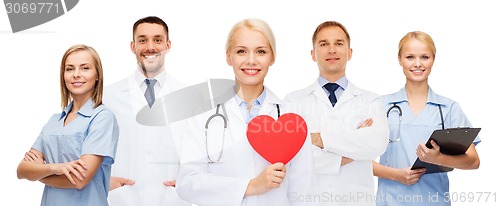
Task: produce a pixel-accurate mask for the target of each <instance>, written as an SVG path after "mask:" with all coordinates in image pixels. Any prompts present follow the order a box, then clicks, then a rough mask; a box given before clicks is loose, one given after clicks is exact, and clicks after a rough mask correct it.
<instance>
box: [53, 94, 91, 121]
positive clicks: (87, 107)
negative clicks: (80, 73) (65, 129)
mask: <svg viewBox="0 0 500 206" xmlns="http://www.w3.org/2000/svg"><path fill="white" fill-rule="evenodd" d="M93 106H94V102H93V101H92V98H89V99H88V100H87V102H85V104H84V105H83V106H82V108H80V110H78V114H80V115H82V116H85V117H90V116H92V110H93ZM71 108H73V101H71V102H70V103H69V104H68V106H66V108H64V110H63V111H62V113H61V117H59V120H61V119H63V118H64V117H66V115H67V114H68V113H69V112H70V110H71Z"/></svg>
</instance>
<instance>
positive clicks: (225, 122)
mask: <svg viewBox="0 0 500 206" xmlns="http://www.w3.org/2000/svg"><path fill="white" fill-rule="evenodd" d="M220 107H221V104H217V109H216V110H215V114H212V116H210V117H208V119H207V122H206V123H205V149H206V151H207V157H208V163H216V162H220V159H221V158H222V152H223V151H224V140H225V139H226V130H227V121H228V119H227V117H226V115H227V113H226V108H225V107H224V104H222V110H223V113H224V114H221V113H219V108H220ZM276 111H277V112H278V118H280V116H281V114H280V105H279V104H276ZM215 117H220V118H221V119H222V122H223V123H224V131H223V134H222V144H221V150H220V153H219V156H218V157H217V159H216V160H213V159H212V158H211V157H210V152H208V125H209V124H210V121H212V119H213V118H215Z"/></svg>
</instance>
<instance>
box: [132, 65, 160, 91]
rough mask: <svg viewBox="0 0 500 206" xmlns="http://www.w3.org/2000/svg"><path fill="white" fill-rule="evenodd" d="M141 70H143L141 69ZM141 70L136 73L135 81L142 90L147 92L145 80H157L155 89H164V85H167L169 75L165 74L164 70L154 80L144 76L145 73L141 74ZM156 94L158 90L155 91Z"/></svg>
mask: <svg viewBox="0 0 500 206" xmlns="http://www.w3.org/2000/svg"><path fill="white" fill-rule="evenodd" d="M139 69H141V68H139ZM139 69H137V70H136V71H135V81H136V82H137V85H140V87H141V89H142V88H143V89H144V91H146V87H147V86H146V83H144V80H145V79H156V84H155V87H157V86H159V88H162V87H163V85H165V83H166V81H167V73H166V72H165V70H163V71H162V72H160V73H159V74H158V75H156V76H155V77H153V78H147V77H146V76H144V74H143V73H141V72H140V71H139ZM155 93H156V90H155Z"/></svg>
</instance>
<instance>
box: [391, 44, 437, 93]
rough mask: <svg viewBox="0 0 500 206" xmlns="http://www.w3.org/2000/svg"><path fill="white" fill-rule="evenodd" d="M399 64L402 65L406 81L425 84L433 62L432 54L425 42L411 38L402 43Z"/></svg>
mask: <svg viewBox="0 0 500 206" xmlns="http://www.w3.org/2000/svg"><path fill="white" fill-rule="evenodd" d="M399 64H400V65H401V67H403V73H404V74H405V76H406V81H407V82H423V83H426V84H427V80H428V78H429V75H430V73H431V69H432V65H433V64H434V54H433V51H432V50H431V48H429V46H428V45H427V44H426V43H424V42H423V41H421V40H418V39H415V38H412V39H409V40H408V41H406V43H405V44H404V45H402V47H401V50H400V54H399Z"/></svg>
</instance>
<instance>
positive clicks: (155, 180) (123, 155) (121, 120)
mask: <svg viewBox="0 0 500 206" xmlns="http://www.w3.org/2000/svg"><path fill="white" fill-rule="evenodd" d="M136 72H137V71H136ZM135 75H136V73H134V74H132V75H131V76H129V77H128V78H125V79H123V80H121V81H119V82H116V83H114V84H112V85H110V86H107V87H106V88H105V89H104V97H103V98H104V99H103V103H104V104H105V105H106V106H107V107H108V108H109V109H110V110H112V111H113V112H114V114H115V116H116V119H117V120H118V124H119V126H120V138H119V141H118V149H117V153H116V158H115V163H114V164H113V167H112V169H111V175H112V176H117V177H124V178H129V179H132V180H135V184H134V185H132V186H124V187H120V188H117V189H115V190H112V191H111V192H110V193H109V198H108V199H109V204H110V205H111V206H113V205H116V206H127V205H133V206H138V205H147V206H155V205H158V206H159V205H162V206H165V205H176V206H182V205H186V206H187V205H191V204H189V203H187V202H184V201H182V200H181V199H180V198H179V197H178V195H177V193H176V191H175V188H173V187H166V186H164V185H163V181H166V180H175V179H176V177H177V172H178V162H179V156H178V153H177V150H176V147H175V144H174V140H173V138H172V134H171V131H170V128H169V127H167V126H144V125H141V124H139V123H137V121H136V115H137V113H138V112H139V111H140V110H141V109H142V108H143V107H144V106H146V105H147V102H146V99H145V97H144V92H143V91H142V90H141V89H140V86H139V85H138V83H137V81H136V80H135ZM160 75H166V81H165V85H164V86H163V87H162V89H161V91H158V92H156V98H157V99H156V101H155V104H154V105H153V107H155V106H157V103H158V102H162V101H160V100H159V99H158V98H162V97H163V96H164V95H165V94H167V93H169V92H172V91H174V90H176V89H179V88H180V87H181V86H182V84H181V83H180V82H178V81H176V80H174V79H173V78H171V77H170V76H169V75H167V74H166V73H165V72H163V73H161V74H160Z"/></svg>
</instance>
